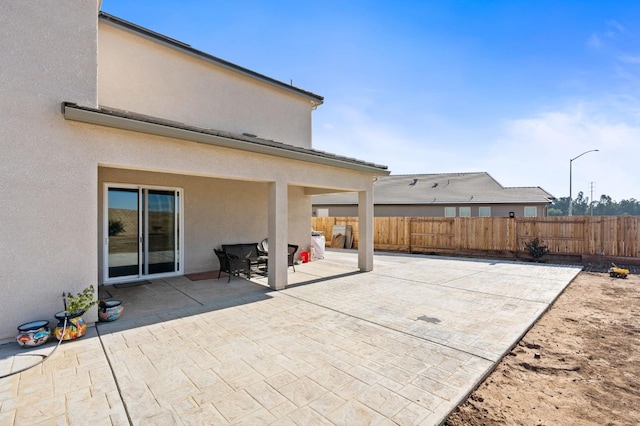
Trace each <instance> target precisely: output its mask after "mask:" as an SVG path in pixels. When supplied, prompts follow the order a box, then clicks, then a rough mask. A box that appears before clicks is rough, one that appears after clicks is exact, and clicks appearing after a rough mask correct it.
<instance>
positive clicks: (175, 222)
mask: <svg viewBox="0 0 640 426" xmlns="http://www.w3.org/2000/svg"><path fill="white" fill-rule="evenodd" d="M105 193H106V200H105V206H106V211H105V222H106V223H105V235H106V238H105V261H104V263H105V268H104V269H105V282H117V281H126V280H131V279H136V278H145V277H152V276H162V275H177V274H179V273H181V272H182V262H181V258H180V253H181V246H182V232H181V229H182V226H181V214H180V211H181V204H182V194H181V190H180V189H176V188H156V187H144V186H127V185H115V184H114V185H112V184H108V185H106V186H105Z"/></svg>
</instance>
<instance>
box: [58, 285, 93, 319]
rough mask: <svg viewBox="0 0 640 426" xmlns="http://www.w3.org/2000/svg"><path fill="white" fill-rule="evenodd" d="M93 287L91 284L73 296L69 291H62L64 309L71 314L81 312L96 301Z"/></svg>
mask: <svg viewBox="0 0 640 426" xmlns="http://www.w3.org/2000/svg"><path fill="white" fill-rule="evenodd" d="M94 294H95V289H94V288H93V285H90V286H89V287H87V288H85V289H84V290H82V291H81V292H80V293H77V294H76V295H75V296H74V295H73V294H71V293H64V292H63V293H62V300H63V302H64V311H65V312H68V313H69V314H71V315H75V314H82V313H84V312H86V311H87V309H89V308H90V307H92V306H93V305H95V304H96V303H98V301H97V300H95V298H94V297H93V296H94Z"/></svg>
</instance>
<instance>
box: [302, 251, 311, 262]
mask: <svg viewBox="0 0 640 426" xmlns="http://www.w3.org/2000/svg"><path fill="white" fill-rule="evenodd" d="M300 259H302V263H309V252H308V251H303V252H301V253H300Z"/></svg>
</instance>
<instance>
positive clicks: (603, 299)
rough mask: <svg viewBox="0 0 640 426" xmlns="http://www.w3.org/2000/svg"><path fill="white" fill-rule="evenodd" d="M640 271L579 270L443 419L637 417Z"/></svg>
mask: <svg viewBox="0 0 640 426" xmlns="http://www.w3.org/2000/svg"><path fill="white" fill-rule="evenodd" d="M639 358H640V276H639V275H637V274H632V275H629V276H628V278H626V279H620V278H611V277H609V275H608V274H606V273H593V272H581V273H580V274H579V275H578V277H576V279H575V280H574V281H573V282H572V283H571V284H570V285H569V286H568V287H567V289H566V290H565V291H564V293H563V294H562V295H561V296H560V297H559V298H558V300H557V301H556V302H555V304H554V305H553V306H552V307H551V309H549V310H548V311H547V312H546V313H545V314H544V315H543V317H542V318H541V319H540V320H539V321H538V322H537V323H536V324H535V325H534V327H533V328H532V329H531V330H530V331H529V332H528V333H527V334H526V336H525V337H524V338H523V339H522V340H521V341H520V342H519V343H518V345H516V347H514V348H513V350H512V351H511V352H510V353H509V354H508V355H507V356H505V358H504V359H503V360H502V362H501V363H500V364H499V365H498V367H497V368H496V370H495V371H494V372H493V373H492V374H491V375H490V376H488V377H487V379H486V380H485V381H484V382H483V383H482V384H481V385H480V386H479V387H478V389H477V390H476V391H475V392H473V393H472V394H471V396H470V397H469V398H468V399H467V401H466V402H465V403H463V404H462V405H461V406H460V407H458V409H456V411H455V412H453V413H452V414H451V415H450V416H449V418H448V419H447V421H446V422H445V425H449V426H459V425H472V426H473V425H496V424H498V425H500V424H504V425H637V424H640V359H639Z"/></svg>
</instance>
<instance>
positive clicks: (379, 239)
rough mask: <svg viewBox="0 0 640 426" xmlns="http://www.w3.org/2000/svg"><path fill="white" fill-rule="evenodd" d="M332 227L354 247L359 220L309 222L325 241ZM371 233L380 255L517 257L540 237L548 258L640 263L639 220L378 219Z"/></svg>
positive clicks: (604, 217) (348, 218) (327, 219)
mask: <svg viewBox="0 0 640 426" xmlns="http://www.w3.org/2000/svg"><path fill="white" fill-rule="evenodd" d="M333 225H351V226H352V228H353V234H354V247H357V242H358V218H357V217H315V218H313V219H312V226H313V229H315V230H317V231H323V232H324V233H325V235H327V236H328V237H330V236H331V232H332V229H333ZM373 228H374V230H373V244H374V247H375V248H376V249H379V250H394V251H406V252H445V253H450V252H513V253H517V252H522V251H525V243H527V242H529V241H531V240H532V239H533V238H535V237H538V238H539V239H541V240H542V241H543V244H544V245H546V246H547V247H548V248H549V253H550V254H560V255H582V256H585V255H587V256H615V257H630V258H640V216H573V217H567V216H558V217H545V218H498V217H491V218H476V217H472V218H463V217H456V218H445V217H376V218H374V226H373Z"/></svg>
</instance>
